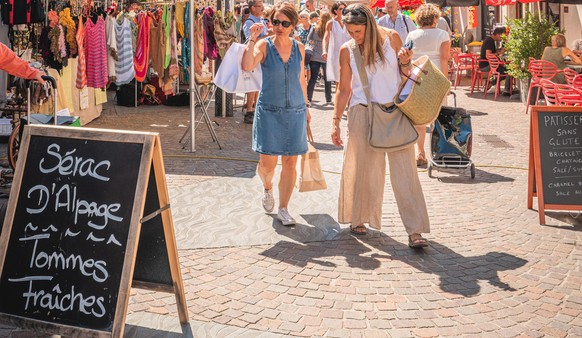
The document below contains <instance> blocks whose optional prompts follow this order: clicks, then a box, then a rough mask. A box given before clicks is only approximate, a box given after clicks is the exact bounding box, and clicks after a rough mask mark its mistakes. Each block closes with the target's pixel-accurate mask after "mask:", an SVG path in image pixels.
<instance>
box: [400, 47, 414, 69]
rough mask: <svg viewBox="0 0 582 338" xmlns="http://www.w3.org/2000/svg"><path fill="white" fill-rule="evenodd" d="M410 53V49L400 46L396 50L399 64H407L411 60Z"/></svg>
mask: <svg viewBox="0 0 582 338" xmlns="http://www.w3.org/2000/svg"><path fill="white" fill-rule="evenodd" d="M412 54H414V53H413V52H412V51H411V50H410V49H408V48H404V47H402V48H400V50H399V51H398V62H400V64H401V65H406V64H409V63H410V61H411V60H412Z"/></svg>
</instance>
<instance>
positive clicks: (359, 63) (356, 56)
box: [350, 39, 372, 118]
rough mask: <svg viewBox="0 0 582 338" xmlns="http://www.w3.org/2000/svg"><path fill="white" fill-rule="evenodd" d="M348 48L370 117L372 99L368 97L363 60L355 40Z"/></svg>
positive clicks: (366, 77) (368, 91) (366, 75)
mask: <svg viewBox="0 0 582 338" xmlns="http://www.w3.org/2000/svg"><path fill="white" fill-rule="evenodd" d="M350 47H351V48H352V52H353V53H354V60H355V61H356V67H357V68H358V72H359V74H360V82H361V83H362V89H363V90H364V94H366V99H367V100H368V113H369V115H370V118H371V115H372V98H371V97H370V88H369V87H368V74H366V69H365V68H364V59H363V58H362V52H360V47H358V45H357V44H356V41H355V40H353V39H352V40H351V41H350Z"/></svg>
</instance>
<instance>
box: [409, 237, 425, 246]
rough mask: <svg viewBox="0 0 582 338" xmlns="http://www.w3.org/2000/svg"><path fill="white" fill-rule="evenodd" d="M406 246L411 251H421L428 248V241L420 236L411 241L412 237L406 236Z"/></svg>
mask: <svg viewBox="0 0 582 338" xmlns="http://www.w3.org/2000/svg"><path fill="white" fill-rule="evenodd" d="M408 246H409V247H410V248H412V249H422V248H426V247H427V246H428V240H427V239H426V238H424V237H422V236H420V237H419V238H417V239H412V235H410V236H408Z"/></svg>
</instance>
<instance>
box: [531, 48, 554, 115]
mask: <svg viewBox="0 0 582 338" xmlns="http://www.w3.org/2000/svg"><path fill="white" fill-rule="evenodd" d="M528 71H529V73H530V74H531V82H530V84H529V91H528V93H527V103H526V106H525V113H526V114H527V113H528V111H529V106H530V104H529V103H530V100H531V94H532V91H533V89H534V88H538V91H537V93H536V100H535V104H537V102H538V100H539V99H540V90H539V89H540V88H541V80H542V79H546V80H550V79H552V78H553V77H554V76H555V75H556V74H558V73H559V72H560V70H558V67H556V65H555V64H553V63H551V62H550V61H546V60H536V59H534V58H530V60H529V66H528Z"/></svg>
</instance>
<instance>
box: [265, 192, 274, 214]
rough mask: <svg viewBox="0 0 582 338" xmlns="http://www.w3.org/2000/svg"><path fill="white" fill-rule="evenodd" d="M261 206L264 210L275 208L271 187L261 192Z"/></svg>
mask: <svg viewBox="0 0 582 338" xmlns="http://www.w3.org/2000/svg"><path fill="white" fill-rule="evenodd" d="M262 202H263V208H264V209H265V211H266V212H271V211H273V209H275V198H274V197H273V189H270V190H267V189H265V192H264V193H263V200H262Z"/></svg>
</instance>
